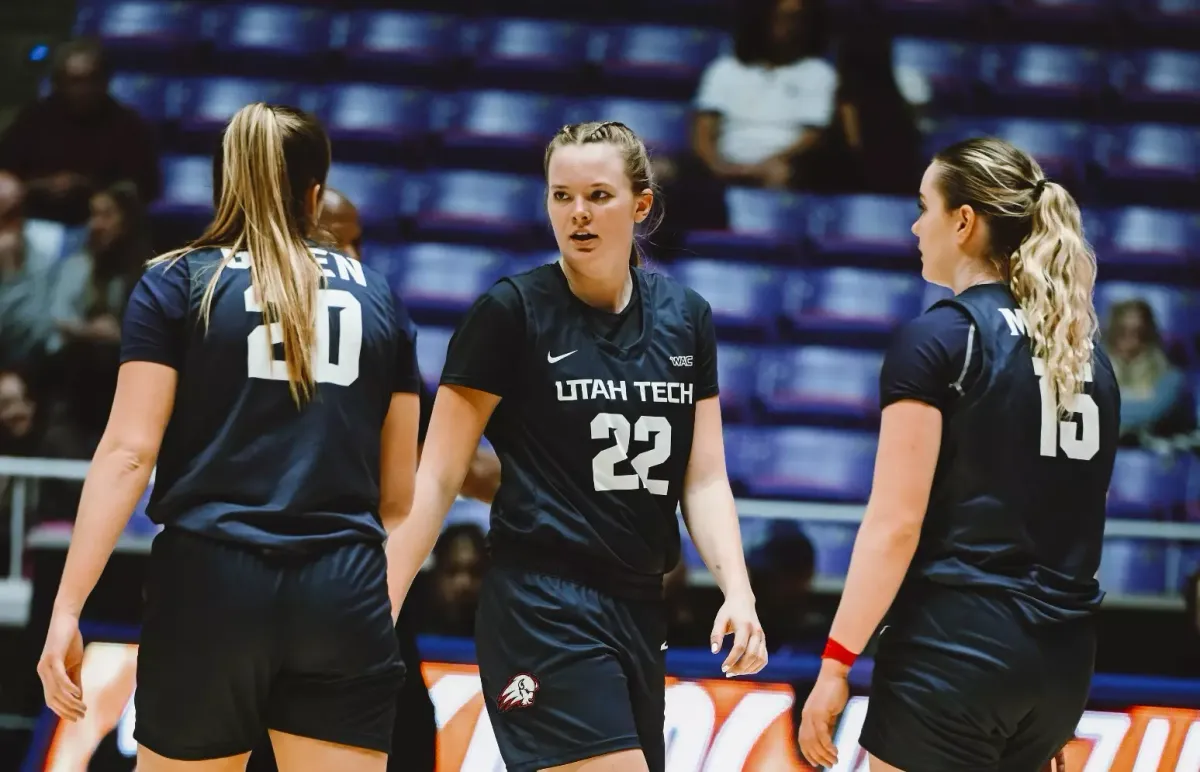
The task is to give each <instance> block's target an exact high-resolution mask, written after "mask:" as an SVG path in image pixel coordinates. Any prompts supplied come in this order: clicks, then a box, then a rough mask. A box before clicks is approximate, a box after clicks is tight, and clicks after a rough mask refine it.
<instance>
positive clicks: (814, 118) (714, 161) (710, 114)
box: [658, 0, 837, 233]
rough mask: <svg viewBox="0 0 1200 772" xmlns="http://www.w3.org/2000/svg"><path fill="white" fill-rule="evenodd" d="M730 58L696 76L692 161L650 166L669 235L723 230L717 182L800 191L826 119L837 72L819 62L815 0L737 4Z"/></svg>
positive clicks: (820, 25)
mask: <svg viewBox="0 0 1200 772" xmlns="http://www.w3.org/2000/svg"><path fill="white" fill-rule="evenodd" d="M738 14H739V19H738V25H737V30H736V32H735V36H734V37H735V51H734V54H733V55H732V56H722V57H719V58H717V59H716V60H714V61H713V62H712V63H711V64H709V65H708V67H707V68H706V69H705V71H704V74H703V76H702V77H701V80H700V86H699V90H698V92H697V94H696V104H695V106H696V117H695V123H694V129H693V133H692V150H693V154H692V155H689V156H686V157H684V158H680V159H675V160H674V161H673V162H667V163H660V164H659V165H658V177H659V181H660V183H661V184H662V185H663V186H664V188H665V189H666V198H667V201H668V202H669V204H670V208H671V212H672V214H671V215H670V228H671V231H672V233H673V232H674V231H675V230H677V229H682V230H686V229H688V228H694V227H704V228H709V229H712V228H721V227H724V221H725V210H724V198H723V191H724V187H725V185H731V184H736V185H750V186H763V187H772V188H787V187H795V188H804V187H806V186H807V185H808V184H809V181H810V180H809V173H808V171H807V168H808V167H807V164H809V163H811V161H812V157H811V156H812V154H811V151H812V150H813V149H814V148H815V147H816V145H817V142H818V140H819V138H820V136H821V130H822V129H824V128H825V127H826V126H828V125H829V122H830V119H831V118H832V116H833V104H834V102H833V100H834V93H835V91H836V89H837V73H836V71H835V70H834V69H833V67H832V66H830V64H829V63H828V62H826V61H825V60H824V59H821V58H820V56H821V53H822V49H823V48H824V45H825V39H824V38H825V29H824V17H825V8H824V3H823V2H821V0H744V2H740V3H738Z"/></svg>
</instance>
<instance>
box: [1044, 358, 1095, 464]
mask: <svg viewBox="0 0 1200 772" xmlns="http://www.w3.org/2000/svg"><path fill="white" fill-rule="evenodd" d="M1033 373H1034V375H1036V376H1037V377H1038V387H1039V388H1040V390H1041V393H1042V436H1041V453H1042V455H1043V456H1049V457H1051V458H1054V457H1055V456H1057V455H1058V449H1059V448H1062V451H1063V453H1065V454H1066V455H1067V458H1072V459H1075V460H1076V461H1087V460H1088V459H1090V458H1091V457H1092V456H1094V455H1096V453H1097V452H1099V450H1100V409H1099V408H1098V407H1096V400H1094V399H1092V395H1090V394H1083V393H1080V394H1076V395H1075V397H1074V398H1073V399H1072V401H1071V412H1072V413H1078V414H1079V418H1080V421H1079V425H1078V426H1077V425H1076V424H1075V422H1074V421H1060V420H1059V417H1058V409H1057V405H1055V401H1054V390H1053V389H1052V387H1051V384H1050V381H1049V380H1047V379H1046V377H1045V375H1046V363H1045V361H1043V360H1042V359H1041V358H1040V357H1034V358H1033ZM1083 380H1084V382H1085V383H1091V381H1092V368H1091V367H1085V368H1084V371H1083Z"/></svg>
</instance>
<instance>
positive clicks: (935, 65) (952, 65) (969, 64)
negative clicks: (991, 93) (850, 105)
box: [892, 37, 979, 100]
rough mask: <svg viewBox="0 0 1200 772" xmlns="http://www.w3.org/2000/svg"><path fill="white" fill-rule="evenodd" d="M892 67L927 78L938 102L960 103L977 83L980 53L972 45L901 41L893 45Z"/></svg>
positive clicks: (948, 42)
mask: <svg viewBox="0 0 1200 772" xmlns="http://www.w3.org/2000/svg"><path fill="white" fill-rule="evenodd" d="M892 64H893V66H894V67H897V68H901V67H903V68H906V69H911V70H913V71H916V72H919V73H920V74H921V75H922V76H924V77H925V79H926V80H927V81H928V82H929V84H930V86H932V87H933V91H934V99H935V100H944V99H961V98H963V97H965V96H966V95H967V94H968V92H969V91H970V89H971V88H972V86H973V85H974V83H975V80H976V77H977V73H978V71H979V52H978V49H977V47H976V46H973V45H971V44H969V43H963V42H957V41H951V40H928V39H924V38H910V37H899V38H896V39H895V40H894V41H893V42H892Z"/></svg>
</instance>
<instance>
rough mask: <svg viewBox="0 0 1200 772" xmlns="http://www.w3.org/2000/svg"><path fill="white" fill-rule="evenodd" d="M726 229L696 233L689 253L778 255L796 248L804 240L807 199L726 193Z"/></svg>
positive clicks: (756, 192) (758, 191)
mask: <svg viewBox="0 0 1200 772" xmlns="http://www.w3.org/2000/svg"><path fill="white" fill-rule="evenodd" d="M725 206H726V209H727V211H728V214H729V223H728V225H729V227H728V228H727V229H726V230H699V231H693V232H692V233H690V234H689V235H688V237H687V242H686V243H687V247H688V249H690V250H695V251H698V252H703V253H704V254H716V253H721V252H724V253H726V254H745V253H746V252H752V253H775V252H777V251H779V250H781V249H786V248H789V247H791V248H795V247H797V246H798V245H799V244H800V242H801V240H802V239H803V237H804V211H805V210H804V200H803V199H802V198H801V197H800V196H798V195H795V194H793V193H781V192H778V191H773V190H761V189H758V188H729V189H728V190H726V191H725Z"/></svg>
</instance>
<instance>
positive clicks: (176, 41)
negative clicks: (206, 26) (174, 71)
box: [75, 0, 202, 53]
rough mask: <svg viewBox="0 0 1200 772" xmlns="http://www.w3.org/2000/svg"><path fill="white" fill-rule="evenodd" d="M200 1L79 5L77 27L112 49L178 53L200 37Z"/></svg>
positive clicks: (144, 0) (146, 0) (150, 0)
mask: <svg viewBox="0 0 1200 772" xmlns="http://www.w3.org/2000/svg"><path fill="white" fill-rule="evenodd" d="M201 15H202V13H201V10H200V8H199V6H198V5H196V4H194V3H188V2H170V1H169V0H167V1H164V0H128V1H127V2H121V0H117V2H111V3H106V4H95V5H91V6H86V5H85V6H84V7H82V8H80V11H79V15H78V17H77V19H76V25H75V31H76V34H78V35H81V36H82V35H91V36H95V37H98V38H99V39H100V40H101V41H103V42H104V45H105V46H106V47H108V48H111V49H134V50H139V51H143V52H148V51H156V50H157V51H164V52H167V51H173V52H175V53H179V52H180V51H182V50H185V49H187V48H190V47H191V46H192V45H194V44H196V43H198V42H199V40H200V31H201V24H200V19H201Z"/></svg>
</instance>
